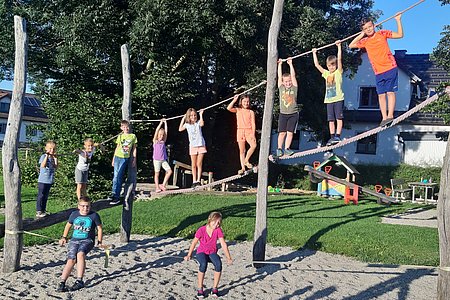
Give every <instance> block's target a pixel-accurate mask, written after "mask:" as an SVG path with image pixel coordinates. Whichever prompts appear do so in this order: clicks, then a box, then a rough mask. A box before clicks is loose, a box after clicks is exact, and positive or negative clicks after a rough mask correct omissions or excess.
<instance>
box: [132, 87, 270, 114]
mask: <svg viewBox="0 0 450 300" xmlns="http://www.w3.org/2000/svg"><path fill="white" fill-rule="evenodd" d="M266 82H267V81H266V80H263V81H261V82H260V83H259V84H257V85H255V86H253V87H251V88H249V89H248V90H245V91H243V92H242V93H239V94H237V95H243V94H246V93H248V92H250V91H252V90H254V89H256V88H258V87H260V86H262V85H265V84H266ZM233 97H234V96H233ZM233 97H230V98H227V99H225V100H222V101H220V102H217V103H215V104H213V105H210V106H208V107H205V108H202V110H207V109H210V108H213V107H215V106H218V105H220V104H222V103H225V102H228V101H231V100H233ZM182 117H184V114H182V115H179V116H175V117H170V118H165V119H166V120H167V121H168V120H174V119H179V118H182ZM160 121H161V119H150V120H130V122H131V123H146V122H160Z"/></svg>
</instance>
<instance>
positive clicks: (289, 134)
mask: <svg viewBox="0 0 450 300" xmlns="http://www.w3.org/2000/svg"><path fill="white" fill-rule="evenodd" d="M282 64H283V61H282V60H281V59H279V60H278V91H279V94H280V116H279V118H278V147H277V152H276V156H277V157H280V156H283V143H284V147H285V150H284V154H286V155H288V156H289V155H292V154H293V153H294V151H292V150H291V148H290V147H291V143H292V138H293V136H294V132H296V130H297V123H298V106H297V92H298V85H297V79H296V78H295V70H294V65H293V64H292V58H288V59H287V64H288V65H289V73H284V74H283V73H282V70H281V69H282Z"/></svg>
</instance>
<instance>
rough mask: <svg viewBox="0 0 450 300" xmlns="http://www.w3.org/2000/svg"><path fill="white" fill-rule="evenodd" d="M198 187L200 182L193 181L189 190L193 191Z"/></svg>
mask: <svg viewBox="0 0 450 300" xmlns="http://www.w3.org/2000/svg"><path fill="white" fill-rule="evenodd" d="M200 185H201V184H200V182H198V181H195V182H193V183H192V185H191V188H193V189H195V188H196V187H198V186H200Z"/></svg>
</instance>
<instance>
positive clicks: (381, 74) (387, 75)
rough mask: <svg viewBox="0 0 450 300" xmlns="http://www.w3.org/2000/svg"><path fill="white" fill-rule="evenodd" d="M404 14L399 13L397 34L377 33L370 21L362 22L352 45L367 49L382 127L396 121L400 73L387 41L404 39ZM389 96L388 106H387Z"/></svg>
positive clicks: (380, 31) (391, 32) (397, 16)
mask: <svg viewBox="0 0 450 300" xmlns="http://www.w3.org/2000/svg"><path fill="white" fill-rule="evenodd" d="M401 17H402V14H401V13H397V14H396V15H395V20H396V21H397V32H393V31H391V30H379V31H375V25H374V24H373V21H372V20H370V19H363V20H362V21H361V29H362V32H361V33H360V34H359V35H358V36H357V37H355V38H354V39H353V41H352V42H351V43H350V45H349V47H350V48H360V49H361V48H365V49H366V51H367V55H368V56H369V60H370V63H371V64H372V68H373V71H374V73H375V78H376V84H377V94H378V102H379V103H380V110H381V115H382V117H383V119H382V121H381V123H380V126H381V127H383V126H387V125H389V124H390V123H391V122H392V121H393V120H394V110H395V92H396V91H397V90H398V71H397V63H396V61H395V57H394V55H392V53H391V50H390V49H389V45H388V42H387V39H399V38H402V37H403V27H402V21H401ZM386 95H387V104H386Z"/></svg>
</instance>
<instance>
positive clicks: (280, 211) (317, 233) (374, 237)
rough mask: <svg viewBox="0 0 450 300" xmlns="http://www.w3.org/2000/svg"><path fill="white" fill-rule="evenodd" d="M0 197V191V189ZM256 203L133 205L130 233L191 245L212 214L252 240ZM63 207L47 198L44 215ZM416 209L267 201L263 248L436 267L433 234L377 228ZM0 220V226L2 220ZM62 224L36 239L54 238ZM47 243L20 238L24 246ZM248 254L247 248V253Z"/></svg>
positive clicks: (30, 195) (172, 200)
mask: <svg viewBox="0 0 450 300" xmlns="http://www.w3.org/2000/svg"><path fill="white" fill-rule="evenodd" d="M0 192H1V190H0ZM35 193H36V190H35V189H26V188H24V189H23V196H22V200H23V211H24V216H25V217H32V216H34V213H35V207H34V206H35ZM255 202H256V196H217V195H175V196H167V197H164V198H161V199H157V200H154V201H148V202H136V203H135V204H134V206H133V228H132V232H133V233H136V234H149V235H154V236H159V235H166V236H172V237H175V236H177V237H183V238H192V237H193V235H194V233H195V231H196V229H197V228H198V227H199V226H201V225H203V224H204V223H205V222H206V219H207V217H208V214H209V213H210V212H211V211H213V210H219V211H220V212H222V214H223V216H224V219H223V225H222V226H223V229H224V232H225V235H226V239H227V240H235V241H242V240H253V233H254V226H255V208H256V203H255ZM67 206H68V204H65V203H63V202H62V201H60V200H59V201H58V200H57V199H50V200H49V204H48V207H49V208H50V211H52V212H56V211H58V210H61V209H64V208H67ZM412 207H416V206H414V205H412V204H402V205H395V206H390V207H387V206H382V205H378V204H376V203H375V202H374V201H371V200H362V201H360V203H359V205H357V206H355V205H344V203H343V200H326V199H322V198H319V197H315V196H282V195H277V196H269V198H268V213H267V215H268V221H267V222H268V239H267V241H268V243H270V244H272V245H277V246H289V247H292V248H293V249H299V248H302V247H306V248H309V249H313V250H321V251H325V252H329V253H337V254H343V255H346V256H351V257H355V258H357V259H359V260H362V261H366V262H372V263H385V264H416V265H433V266H437V265H438V264H439V252H438V251H439V240H438V233H437V229H434V228H420V227H413V226H402V225H390V224H381V217H382V216H385V215H388V214H392V213H398V212H402V211H405V210H406V209H409V208H412ZM99 214H100V216H101V218H102V220H103V223H104V229H105V232H106V233H107V234H108V233H109V234H110V233H115V232H117V231H118V230H119V224H120V220H121V216H120V214H121V208H120V207H115V208H112V209H107V210H102V211H100V212H99ZM2 219H3V216H0V221H3V220H2ZM63 227H64V224H62V223H61V224H57V225H54V226H51V227H48V228H45V229H42V230H37V231H36V233H40V234H44V235H48V236H51V237H53V238H55V239H57V238H58V237H59V236H60V235H61V233H62V230H63ZM45 242H48V241H46V240H43V239H42V238H36V237H30V236H25V244H26V245H31V244H36V243H45ZM249 251H251V249H249Z"/></svg>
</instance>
